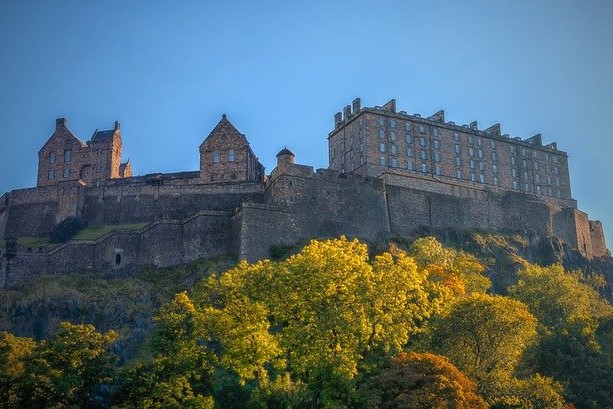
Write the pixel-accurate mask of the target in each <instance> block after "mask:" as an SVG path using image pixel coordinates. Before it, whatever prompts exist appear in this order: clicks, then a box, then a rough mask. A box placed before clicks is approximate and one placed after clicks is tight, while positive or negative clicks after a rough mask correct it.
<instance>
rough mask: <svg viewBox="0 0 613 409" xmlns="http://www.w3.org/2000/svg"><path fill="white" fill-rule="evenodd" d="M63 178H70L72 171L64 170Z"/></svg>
mask: <svg viewBox="0 0 613 409" xmlns="http://www.w3.org/2000/svg"><path fill="white" fill-rule="evenodd" d="M62 176H64V178H67V177H68V176H70V169H64V172H63V174H62Z"/></svg>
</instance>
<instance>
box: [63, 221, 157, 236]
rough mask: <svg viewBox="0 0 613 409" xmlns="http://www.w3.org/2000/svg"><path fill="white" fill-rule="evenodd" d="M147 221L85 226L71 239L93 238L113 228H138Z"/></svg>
mask: <svg viewBox="0 0 613 409" xmlns="http://www.w3.org/2000/svg"><path fill="white" fill-rule="evenodd" d="M147 224H149V223H133V224H111V225H106V226H91V227H86V228H84V229H83V230H81V231H80V232H78V233H77V234H76V235H75V236H74V237H73V239H75V240H95V239H97V238H99V237H102V236H104V235H105V234H107V233H110V232H112V231H113V230H119V229H127V230H138V229H142V228H143V227H145V226H146V225H147Z"/></svg>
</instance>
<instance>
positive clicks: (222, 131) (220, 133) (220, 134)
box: [200, 114, 249, 149]
mask: <svg viewBox="0 0 613 409" xmlns="http://www.w3.org/2000/svg"><path fill="white" fill-rule="evenodd" d="M216 138H220V139H238V140H239V141H241V142H243V143H244V144H245V145H246V146H249V141H248V140H247V138H246V137H245V135H243V134H242V133H240V132H239V131H238V129H236V128H235V127H234V125H232V122H230V121H229V120H228V118H227V117H226V114H223V115H222V116H221V120H220V121H219V122H218V123H217V125H215V128H213V130H212V131H211V133H209V135H208V136H207V137H206V138H205V139H204V141H203V142H202V143H201V144H200V148H201V149H202V147H203V146H204V145H205V144H206V143H207V141H210V140H212V139H216Z"/></svg>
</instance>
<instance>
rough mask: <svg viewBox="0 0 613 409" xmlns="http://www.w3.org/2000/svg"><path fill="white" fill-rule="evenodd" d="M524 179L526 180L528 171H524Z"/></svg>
mask: <svg viewBox="0 0 613 409" xmlns="http://www.w3.org/2000/svg"><path fill="white" fill-rule="evenodd" d="M524 179H528V171H527V170H525V171H524Z"/></svg>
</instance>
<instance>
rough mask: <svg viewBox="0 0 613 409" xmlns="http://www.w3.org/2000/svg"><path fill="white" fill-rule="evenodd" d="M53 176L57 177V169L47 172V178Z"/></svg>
mask: <svg viewBox="0 0 613 409" xmlns="http://www.w3.org/2000/svg"><path fill="white" fill-rule="evenodd" d="M53 178H55V171H54V170H50V171H49V172H47V179H49V180H51V179H53Z"/></svg>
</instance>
